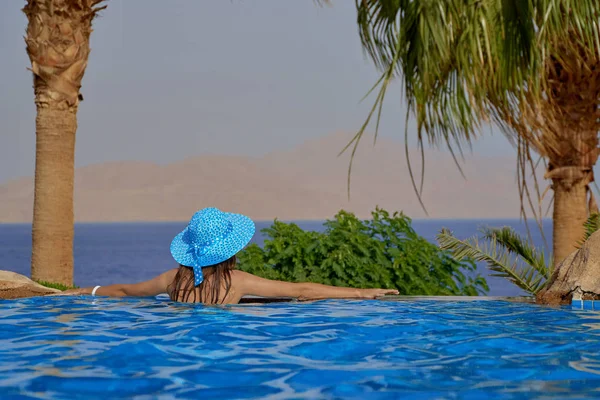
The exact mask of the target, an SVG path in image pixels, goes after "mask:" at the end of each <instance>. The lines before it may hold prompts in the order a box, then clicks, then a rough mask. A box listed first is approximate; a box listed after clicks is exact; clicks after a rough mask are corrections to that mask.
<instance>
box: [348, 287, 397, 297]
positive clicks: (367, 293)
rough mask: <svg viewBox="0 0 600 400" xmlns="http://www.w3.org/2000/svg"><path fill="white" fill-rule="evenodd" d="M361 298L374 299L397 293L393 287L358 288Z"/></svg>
mask: <svg viewBox="0 0 600 400" xmlns="http://www.w3.org/2000/svg"><path fill="white" fill-rule="evenodd" d="M358 293H359V295H360V298H361V299H376V298H377V297H383V296H385V295H388V294H392V295H393V294H399V292H398V291H397V290H395V289H358Z"/></svg>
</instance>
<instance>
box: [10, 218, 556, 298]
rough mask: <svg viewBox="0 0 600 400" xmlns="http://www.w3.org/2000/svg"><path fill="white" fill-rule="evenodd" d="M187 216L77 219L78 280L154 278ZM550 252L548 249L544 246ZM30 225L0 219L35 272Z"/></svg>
mask: <svg viewBox="0 0 600 400" xmlns="http://www.w3.org/2000/svg"><path fill="white" fill-rule="evenodd" d="M281 221H283V222H293V223H295V224H297V225H298V226H299V227H301V228H302V229H305V230H313V231H322V230H323V229H324V226H323V223H324V222H325V220H302V221H285V220H281ZM272 223H273V220H270V221H256V234H255V236H254V238H253V239H252V241H251V243H256V244H258V245H260V246H262V244H263V242H264V239H265V237H264V234H263V233H262V232H261V230H262V229H264V228H268V227H269V226H271V224H272ZM185 225H186V222H185V221H170V222H167V221H164V222H149V221H143V222H142V221H140V222H77V223H75V238H74V260H75V272H74V281H75V285H77V286H80V287H87V286H95V285H109V284H114V283H133V282H139V281H143V280H147V279H150V278H152V277H154V276H156V275H158V274H160V273H162V272H164V271H165V270H168V269H169V268H173V267H175V266H176V265H175V262H174V261H173V260H172V258H171V255H170V253H169V246H170V243H171V240H172V238H173V237H174V236H175V235H176V234H177V233H179V232H180V231H181V230H182V229H183V228H185ZM412 226H413V229H414V230H415V231H416V232H417V233H418V234H419V235H421V236H423V237H424V238H425V239H426V240H428V241H430V242H432V243H437V242H436V240H435V238H436V235H437V234H438V233H439V231H440V230H441V229H442V228H448V229H450V230H451V231H452V232H454V234H455V235H456V236H457V237H459V238H461V239H464V238H467V237H472V236H474V235H476V234H477V233H478V230H479V229H480V228H483V227H486V226H492V227H502V226H510V227H512V228H514V229H515V230H516V231H517V232H518V233H519V234H521V235H523V236H525V235H527V227H526V225H525V223H524V221H523V220H520V219H516V218H515V219H413V220H412ZM529 228H530V233H531V238H532V241H533V244H534V246H536V247H538V248H541V249H544V240H543V237H542V234H541V233H540V230H539V229H538V227H537V225H536V223H535V221H533V220H532V221H529ZM543 230H544V235H545V238H546V242H547V244H548V245H551V243H552V221H551V220H550V219H547V220H544V221H543ZM545 252H546V253H548V250H547V249H545ZM30 260H31V224H30V223H10V224H0V269H3V270H9V271H13V272H17V273H19V274H23V275H26V276H30V262H31V261H30ZM477 273H480V274H481V275H482V276H484V277H485V278H486V280H487V282H488V285H489V287H490V291H489V293H488V295H490V296H520V295H523V294H524V292H523V291H522V290H521V289H519V288H518V287H516V286H515V285H513V284H512V283H510V282H509V281H507V280H506V279H503V278H498V277H493V276H490V275H491V274H492V272H491V271H490V270H489V269H487V267H486V266H485V265H484V264H478V265H477Z"/></svg>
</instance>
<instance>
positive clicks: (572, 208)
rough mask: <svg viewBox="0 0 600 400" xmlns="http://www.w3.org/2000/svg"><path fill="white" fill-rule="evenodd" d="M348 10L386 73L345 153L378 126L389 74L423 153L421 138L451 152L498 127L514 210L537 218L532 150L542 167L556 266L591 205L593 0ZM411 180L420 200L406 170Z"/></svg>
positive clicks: (362, 5)
mask: <svg viewBox="0 0 600 400" xmlns="http://www.w3.org/2000/svg"><path fill="white" fill-rule="evenodd" d="M356 9H357V15H358V26H359V33H360V38H361V41H362V45H363V47H364V49H365V50H366V52H367V53H368V54H369V56H370V57H371V58H372V60H373V61H374V63H375V64H376V65H377V66H378V67H379V68H380V69H381V71H382V75H381V78H380V80H379V81H378V82H377V84H376V85H375V86H374V87H373V89H372V91H376V92H377V93H378V94H377V98H376V100H375V104H374V105H373V108H372V109H371V112H370V114H369V115H368V118H367V120H366V121H365V124H364V125H363V126H362V128H361V129H360V131H359V132H358V133H357V135H356V136H355V137H354V139H353V140H352V142H351V143H349V144H348V146H347V147H346V149H347V148H348V147H352V146H353V151H355V150H356V147H357V146H358V144H359V141H360V139H361V137H362V135H363V133H364V132H365V129H366V127H367V126H368V125H369V122H370V121H371V120H372V119H373V117H375V119H376V120H377V125H378V124H379V118H380V116H381V106H382V104H383V102H384V98H385V94H386V90H387V89H388V87H389V85H390V83H391V82H392V80H393V79H394V78H399V79H400V82H401V86H402V89H403V93H404V95H405V97H406V102H407V106H408V107H407V109H408V112H407V115H406V117H407V119H408V116H409V114H408V113H409V112H410V113H412V114H414V116H415V117H416V121H417V127H418V129H417V132H416V135H417V138H418V141H419V145H420V148H421V152H422V149H423V143H424V142H428V143H429V144H430V145H442V146H447V147H448V149H450V151H451V152H452V154H453V155H454V154H455V152H456V151H459V152H460V151H462V149H461V146H464V145H465V144H469V143H470V142H471V141H472V140H473V139H474V138H475V137H477V136H478V135H479V134H480V133H481V128H482V127H483V126H484V125H486V124H488V123H495V124H496V125H498V126H499V127H500V128H501V129H502V131H503V133H504V134H505V135H506V136H507V137H508V138H509V139H510V140H511V142H512V143H513V144H514V145H515V147H516V149H517V152H518V157H517V160H518V161H517V165H518V186H519V193H520V196H521V202H522V206H521V213H522V215H524V216H525V205H526V204H529V206H530V207H531V209H532V210H533V212H534V215H535V216H536V219H538V221H539V220H540V219H541V217H542V214H543V210H542V208H541V203H542V199H543V197H544V194H545V192H544V191H543V190H540V186H539V182H538V180H537V178H536V175H535V173H534V172H535V170H536V167H537V161H538V160H536V159H534V154H533V153H537V154H538V155H539V156H540V157H541V159H542V160H543V161H544V164H545V165H546V174H545V178H546V179H548V180H550V181H551V186H550V188H551V189H552V190H553V191H554V198H553V203H554V208H553V215H552V217H553V221H554V228H553V237H554V242H553V254H554V260H555V264H557V265H558V262H559V261H560V260H562V259H564V258H565V257H566V256H567V255H568V254H569V253H571V252H572V251H573V250H575V248H576V244H577V243H578V241H579V240H580V239H581V238H582V237H583V234H584V231H583V224H584V222H585V221H586V218H587V216H588V215H589V212H590V211H595V210H596V209H597V207H596V205H595V201H594V199H593V196H592V194H591V191H590V189H589V185H590V183H591V182H592V181H593V180H594V175H593V170H592V168H593V166H594V165H595V163H596V160H597V159H598V154H599V151H600V150H599V148H598V130H599V117H600V111H599V108H598V106H599V103H600V62H599V61H600V33H599V32H600V22H599V21H600V1H599V0H577V1H574V0H518V1H516V0H512V1H510V0H509V1H501V0H480V1H470V0H447V1H444V2H436V1H425V0H396V1H391V0H356ZM407 136H408V132H405V137H407ZM376 137H377V128H376V129H375V138H376ZM346 149H344V150H346ZM407 155H408V153H407ZM350 167H351V165H350ZM409 169H410V162H409ZM350 171H351V168H350V170H349V175H348V176H349V179H350ZM411 171H412V170H411ZM528 171H531V172H532V177H529V176H528V173H527V172H528ZM412 175H413V174H412V172H411V177H412ZM421 185H422V176H421ZM531 185H533V187H534V188H531V189H530V187H531ZM413 186H414V187H415V190H416V191H417V194H418V195H419V200H420V190H421V189H417V185H416V184H415V180H414V178H413ZM421 187H422V186H421ZM534 189H535V190H534ZM542 192H544V193H542ZM536 203H537V205H536Z"/></svg>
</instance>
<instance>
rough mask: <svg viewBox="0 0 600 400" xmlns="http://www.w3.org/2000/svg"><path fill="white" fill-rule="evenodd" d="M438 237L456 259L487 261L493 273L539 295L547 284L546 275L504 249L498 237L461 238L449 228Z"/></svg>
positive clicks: (443, 246)
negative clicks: (480, 240) (480, 238)
mask: <svg viewBox="0 0 600 400" xmlns="http://www.w3.org/2000/svg"><path fill="white" fill-rule="evenodd" d="M437 240H438V243H439V246H440V248H441V249H443V250H447V251H449V252H450V254H451V255H452V257H453V258H454V259H455V260H463V259H465V258H469V259H473V260H475V261H477V262H485V263H486V264H487V266H488V268H489V269H490V270H492V271H494V272H495V274H493V275H492V276H497V277H502V278H506V279H508V280H509V281H510V282H512V283H514V284H515V285H517V286H518V287H520V288H521V289H523V290H524V291H526V292H528V293H530V294H533V295H534V294H536V293H537V292H538V291H540V290H541V289H542V288H543V287H544V285H545V283H546V277H545V276H544V275H543V274H541V273H539V272H537V270H536V269H535V268H533V267H532V266H528V265H527V264H525V263H523V262H522V261H521V260H520V257H519V256H518V255H514V254H512V253H511V252H510V251H509V250H507V249H504V248H503V247H502V245H501V244H500V243H499V242H498V241H497V238H496V236H493V237H492V238H491V239H490V240H488V241H487V242H485V243H482V244H480V243H479V240H478V239H477V237H472V238H469V239H465V240H460V239H458V238H456V237H455V236H454V235H452V233H451V232H450V231H449V230H447V229H443V230H442V231H441V232H440V234H438V236H437Z"/></svg>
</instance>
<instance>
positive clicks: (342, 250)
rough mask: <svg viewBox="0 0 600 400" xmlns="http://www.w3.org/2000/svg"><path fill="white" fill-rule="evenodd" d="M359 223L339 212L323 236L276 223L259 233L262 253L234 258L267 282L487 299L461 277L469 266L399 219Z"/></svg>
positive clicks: (477, 282)
mask: <svg viewBox="0 0 600 400" xmlns="http://www.w3.org/2000/svg"><path fill="white" fill-rule="evenodd" d="M372 216H373V218H372V220H367V221H361V220H359V219H358V218H356V217H355V216H354V215H353V214H351V213H348V212H345V211H340V212H339V213H338V214H337V215H336V216H335V219H333V220H328V221H327V222H326V223H325V232H323V233H320V232H312V231H304V230H302V229H300V227H298V226H297V225H296V224H293V223H290V224H288V223H284V222H280V221H277V220H275V222H274V223H273V225H272V226H271V227H270V228H267V229H264V230H263V231H262V232H263V233H265V235H266V236H267V239H266V240H265V243H264V247H263V248H261V247H259V246H258V245H255V244H253V245H250V246H248V247H247V248H246V249H245V250H244V251H242V252H241V253H240V254H239V256H238V259H239V263H240V269H241V270H243V271H246V272H249V273H252V274H255V275H258V276H262V277H264V278H268V279H277V280H283V281H290V282H315V283H323V284H327V285H335V286H348V287H357V288H377V287H381V288H394V289H398V291H400V294H403V295H469V296H476V295H478V294H485V293H487V291H488V290H489V289H488V286H487V283H486V281H485V279H484V278H483V277H481V276H479V275H477V276H476V277H475V278H470V277H467V276H465V274H464V273H463V272H473V271H475V264H474V263H473V262H472V261H468V260H467V261H456V260H454V259H453V258H452V257H451V256H450V254H449V253H447V252H446V251H443V250H440V249H439V248H438V247H437V246H435V245H434V244H432V243H429V242H428V241H427V240H425V239H424V238H423V237H421V236H419V235H417V233H416V232H415V231H414V230H413V229H412V227H411V220H410V219H409V218H408V217H406V216H405V215H404V214H402V213H394V214H393V215H391V216H390V215H389V213H388V212H386V211H385V210H381V209H379V208H378V209H376V210H375V211H374V212H373V213H372Z"/></svg>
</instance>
